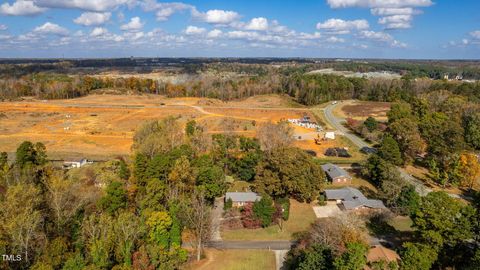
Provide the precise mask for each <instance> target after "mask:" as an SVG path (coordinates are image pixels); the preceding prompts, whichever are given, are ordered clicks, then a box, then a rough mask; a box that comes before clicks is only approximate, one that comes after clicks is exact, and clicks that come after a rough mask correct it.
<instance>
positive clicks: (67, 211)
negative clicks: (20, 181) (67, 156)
mask: <svg viewBox="0 0 480 270" xmlns="http://www.w3.org/2000/svg"><path fill="white" fill-rule="evenodd" d="M44 184H45V187H46V188H47V203H48V205H49V206H50V208H51V209H52V211H53V216H54V219H55V223H56V225H57V230H58V231H59V232H61V231H62V229H63V228H64V226H65V224H67V223H69V222H70V220H71V219H72V218H73V217H74V216H75V214H76V213H77V211H78V210H79V209H80V208H82V207H83V206H85V205H86V204H87V203H89V202H92V201H93V200H94V198H92V195H93V194H91V191H89V190H85V189H84V188H82V184H81V182H80V181H73V180H69V179H64V178H63V175H62V174H60V173H55V174H53V175H52V176H51V177H48V178H47V179H46V180H45V181H44Z"/></svg>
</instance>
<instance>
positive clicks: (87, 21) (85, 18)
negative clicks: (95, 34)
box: [73, 12, 112, 26]
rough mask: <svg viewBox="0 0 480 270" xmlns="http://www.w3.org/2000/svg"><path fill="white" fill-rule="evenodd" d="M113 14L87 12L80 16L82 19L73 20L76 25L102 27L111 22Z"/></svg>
mask: <svg viewBox="0 0 480 270" xmlns="http://www.w3.org/2000/svg"><path fill="white" fill-rule="evenodd" d="M111 16H112V13H110V12H104V13H100V12H85V13H82V15H80V17H78V18H76V19H75V20H73V21H74V22H75V23H76V24H80V25H85V26H92V25H102V24H105V23H106V22H108V21H109V20H110V17H111Z"/></svg>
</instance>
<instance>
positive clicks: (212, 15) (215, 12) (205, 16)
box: [192, 9, 240, 24]
mask: <svg viewBox="0 0 480 270" xmlns="http://www.w3.org/2000/svg"><path fill="white" fill-rule="evenodd" d="M192 14H193V16H194V17H197V18H198V19H200V20H201V21H204V22H207V23H211V24H230V23H232V22H234V21H236V20H238V19H240V14H238V13H237V12H235V11H228V10H219V9H212V10H209V11H207V12H205V13H201V12H198V11H193V13H192Z"/></svg>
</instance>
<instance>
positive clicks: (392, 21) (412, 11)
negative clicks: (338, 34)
mask: <svg viewBox="0 0 480 270" xmlns="http://www.w3.org/2000/svg"><path fill="white" fill-rule="evenodd" d="M327 2H328V4H329V5H330V7H331V8H351V7H362V8H370V12H371V13H372V14H373V15H375V16H380V17H381V18H380V19H379V20H378V22H379V23H380V24H383V25H385V28H386V29H405V28H410V27H411V26H412V21H413V16H414V15H418V14H421V13H422V11H421V10H419V9H417V8H420V7H429V6H431V5H433V2H432V1H431V0H327Z"/></svg>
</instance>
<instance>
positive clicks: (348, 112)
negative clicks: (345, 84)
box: [334, 100, 391, 121]
mask: <svg viewBox="0 0 480 270" xmlns="http://www.w3.org/2000/svg"><path fill="white" fill-rule="evenodd" d="M390 106H391V103H389V102H370V101H358V100H348V101H343V102H342V103H341V106H338V109H336V110H335V111H334V112H335V114H336V115H338V116H339V117H342V118H353V119H356V120H365V119H366V118H368V117H370V116H371V117H374V118H376V119H377V120H379V121H386V120H387V112H388V111H389V110H390Z"/></svg>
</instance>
